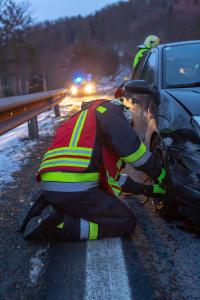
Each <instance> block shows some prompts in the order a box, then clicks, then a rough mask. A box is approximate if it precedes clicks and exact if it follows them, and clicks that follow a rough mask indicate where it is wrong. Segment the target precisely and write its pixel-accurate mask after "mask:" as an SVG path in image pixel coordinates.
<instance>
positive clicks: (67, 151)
mask: <svg viewBox="0 0 200 300" xmlns="http://www.w3.org/2000/svg"><path fill="white" fill-rule="evenodd" d="M57 155H80V156H81V155H83V156H89V157H90V156H91V155H92V148H81V147H76V148H74V147H71V148H70V147H62V148H56V149H53V150H50V151H48V152H47V153H46V154H45V155H44V159H46V158H49V157H54V156H57Z"/></svg>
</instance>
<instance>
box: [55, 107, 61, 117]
mask: <svg viewBox="0 0 200 300" xmlns="http://www.w3.org/2000/svg"><path fill="white" fill-rule="evenodd" d="M54 112H55V116H56V118H57V117H60V107H59V105H56V106H54Z"/></svg>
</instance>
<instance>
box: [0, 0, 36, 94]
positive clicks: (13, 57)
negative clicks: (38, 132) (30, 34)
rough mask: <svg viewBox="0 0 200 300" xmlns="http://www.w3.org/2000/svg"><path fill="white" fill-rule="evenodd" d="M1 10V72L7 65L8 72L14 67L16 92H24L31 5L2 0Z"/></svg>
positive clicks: (0, 3)
mask: <svg viewBox="0 0 200 300" xmlns="http://www.w3.org/2000/svg"><path fill="white" fill-rule="evenodd" d="M0 10H1V14H0V52H1V61H0V72H1V71H2V68H3V69H5V66H6V72H7V73H9V69H12V73H14V74H13V76H14V77H15V86H16V92H17V93H18V94H19V93H21V92H22V88H21V86H22V83H21V78H20V77H21V71H22V66H23V63H24V60H23V57H25V55H24V53H25V35H26V28H27V27H28V26H29V25H30V23H31V17H30V15H29V5H28V3H27V2H21V3H18V4H17V3H15V2H14V1H13V0H6V1H4V0H1V2H0ZM12 66H13V67H12ZM4 74H5V72H4ZM0 76H1V75H0ZM4 76H5V75H4Z"/></svg>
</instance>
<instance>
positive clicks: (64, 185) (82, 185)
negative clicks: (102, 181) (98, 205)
mask: <svg viewBox="0 0 200 300" xmlns="http://www.w3.org/2000/svg"><path fill="white" fill-rule="evenodd" d="M98 186H99V182H98V181H90V182H87V181H85V182H57V181H40V189H41V190H42V191H49V192H64V193H71V192H72V193H73V192H76V193H77V192H85V191H88V190H90V189H92V188H95V187H98Z"/></svg>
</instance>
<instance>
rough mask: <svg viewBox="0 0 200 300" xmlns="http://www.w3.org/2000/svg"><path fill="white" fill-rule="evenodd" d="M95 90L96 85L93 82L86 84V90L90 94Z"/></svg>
mask: <svg viewBox="0 0 200 300" xmlns="http://www.w3.org/2000/svg"><path fill="white" fill-rule="evenodd" d="M93 91H94V87H93V85H92V84H87V85H86V86H85V92H86V93H88V94H91V93H92V92H93Z"/></svg>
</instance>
